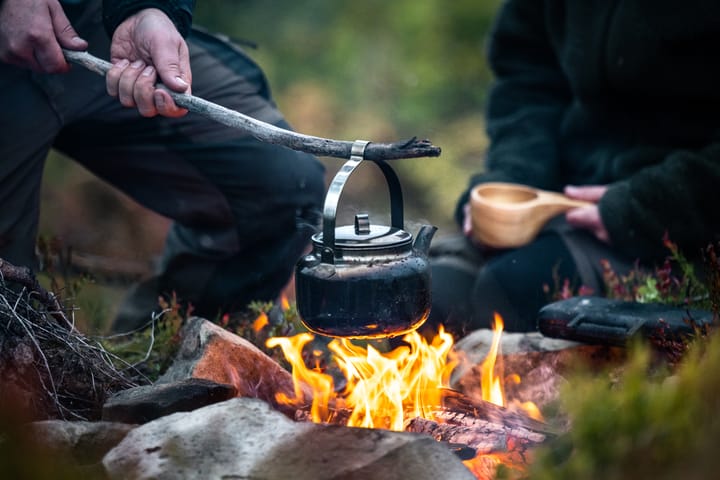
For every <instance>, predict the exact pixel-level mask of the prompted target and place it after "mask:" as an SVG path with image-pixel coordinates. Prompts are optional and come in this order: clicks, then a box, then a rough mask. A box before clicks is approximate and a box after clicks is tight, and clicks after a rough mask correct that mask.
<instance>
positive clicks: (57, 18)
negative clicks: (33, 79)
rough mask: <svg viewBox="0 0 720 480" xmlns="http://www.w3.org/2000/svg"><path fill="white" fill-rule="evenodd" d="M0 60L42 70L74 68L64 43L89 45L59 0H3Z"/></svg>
mask: <svg viewBox="0 0 720 480" xmlns="http://www.w3.org/2000/svg"><path fill="white" fill-rule="evenodd" d="M0 5H2V7H3V16H2V17H0V60H1V61H4V62H8V63H12V64H14V65H18V66H20V67H24V68H30V69H32V70H34V71H36V72H40V73H63V72H66V71H68V70H69V69H70V65H69V64H68V63H67V61H65V56H64V55H63V53H62V50H61V46H62V47H67V48H72V49H76V50H78V49H84V48H87V42H85V41H84V40H82V39H81V38H80V37H79V36H78V35H77V33H76V32H75V30H74V29H73V28H72V26H71V25H70V21H69V20H68V19H67V17H66V16H65V12H63V9H62V7H61V6H60V4H59V3H58V2H57V0H48V1H46V2H39V1H38V2H28V3H21V2H18V1H14V2H9V1H6V2H4V3H3V2H0Z"/></svg>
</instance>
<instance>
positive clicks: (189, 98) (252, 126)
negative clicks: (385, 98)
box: [63, 50, 441, 160]
mask: <svg viewBox="0 0 720 480" xmlns="http://www.w3.org/2000/svg"><path fill="white" fill-rule="evenodd" d="M63 53H64V54H65V58H66V59H67V60H68V61H69V62H72V63H75V64H78V65H81V66H83V67H85V68H87V69H88V70H91V71H93V72H95V73H97V74H99V75H102V76H105V74H106V73H107V72H108V70H110V67H112V64H111V63H110V62H107V61H105V60H102V59H100V58H97V57H95V56H93V55H90V54H89V53H87V52H77V51H72V50H63ZM158 87H159V88H163V89H165V90H166V91H167V92H168V93H169V94H170V96H171V97H172V99H173V100H174V101H175V103H176V104H177V105H178V106H180V107H183V108H187V109H188V110H189V111H191V112H193V113H197V114H200V115H203V116H205V117H207V118H210V119H211V120H214V121H216V122H218V123H221V124H223V125H226V126H228V127H232V128H237V129H239V130H242V131H244V132H246V133H248V134H250V135H252V136H253V137H255V138H257V139H258V140H260V141H262V142H266V143H273V144H277V145H282V146H285V147H288V148H291V149H293V150H299V151H301V152H306V153H311V154H314V155H321V156H326V157H336V158H350V155H351V153H350V152H351V148H352V145H353V143H354V142H351V141H345V140H332V139H329V138H322V137H314V136H311V135H304V134H302V133H297V132H293V131H290V130H285V129H283V128H279V127H276V126H275V125H271V124H269V123H265V122H262V121H260V120H256V119H254V118H252V117H249V116H247V115H244V114H242V113H240V112H236V111H234V110H230V109H229V108H225V107H223V106H221V105H218V104H216V103H212V102H209V101H207V100H204V99H202V98H200V97H195V96H193V95H188V94H185V93H178V92H174V91H172V90H170V89H168V88H167V87H165V86H164V85H162V84H158ZM440 151H441V150H440V147H436V146H435V145H433V144H432V143H431V142H430V141H429V140H418V139H417V137H413V138H411V139H409V140H404V141H398V142H393V143H375V142H372V143H369V144H368V145H367V147H366V148H365V153H364V155H363V158H364V159H365V160H393V159H398V158H417V157H438V156H440Z"/></svg>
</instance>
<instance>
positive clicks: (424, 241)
mask: <svg viewBox="0 0 720 480" xmlns="http://www.w3.org/2000/svg"><path fill="white" fill-rule="evenodd" d="M436 231H437V227H435V226H433V225H423V226H422V227H420V230H419V231H418V233H417V237H416V238H415V243H413V250H415V251H416V252H417V253H419V254H420V255H422V256H424V257H426V256H427V254H428V252H429V251H430V242H431V241H432V238H433V235H435V232H436Z"/></svg>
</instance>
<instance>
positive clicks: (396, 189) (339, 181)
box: [322, 140, 404, 263]
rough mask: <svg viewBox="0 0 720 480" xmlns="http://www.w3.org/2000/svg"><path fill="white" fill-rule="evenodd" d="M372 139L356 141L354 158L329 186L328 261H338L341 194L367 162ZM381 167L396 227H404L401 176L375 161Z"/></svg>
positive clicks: (326, 217) (325, 250) (325, 231)
mask: <svg viewBox="0 0 720 480" xmlns="http://www.w3.org/2000/svg"><path fill="white" fill-rule="evenodd" d="M369 143H370V142H368V141H366V140H355V142H354V143H353V145H352V150H351V152H352V155H351V156H350V160H348V161H347V162H345V164H344V165H343V166H342V167H341V168H340V170H338V172H337V173H336V174H335V177H334V178H333V180H332V183H330V187H328V193H327V195H326V196H325V207H324V209H323V249H322V261H323V262H324V263H334V260H335V253H334V252H335V219H336V217H337V207H338V203H339V202H340V194H342V190H343V187H345V183H346V182H347V180H348V178H349V177H350V175H351V174H352V173H353V172H354V171H355V169H356V168H357V167H358V165H360V163H361V162H362V161H363V155H364V153H365V148H367V146H368V144H369ZM373 163H374V164H375V165H377V166H378V167H380V170H381V171H382V173H383V174H384V175H385V180H386V181H387V184H388V188H389V189H390V223H391V225H392V226H393V227H394V228H397V229H398V230H402V228H403V224H404V219H403V197H402V187H401V186H400V179H398V176H397V174H396V173H395V171H394V170H393V169H392V167H390V165H388V164H387V163H386V162H383V161H382V160H379V161H375V162H373Z"/></svg>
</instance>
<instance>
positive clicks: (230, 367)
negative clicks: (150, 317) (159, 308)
mask: <svg viewBox="0 0 720 480" xmlns="http://www.w3.org/2000/svg"><path fill="white" fill-rule="evenodd" d="M181 337H182V342H181V345H180V349H179V351H178V353H177V355H176V357H175V360H174V362H173V364H172V365H171V366H170V368H168V370H167V371H166V372H165V374H164V375H163V376H162V377H161V378H160V379H159V380H158V383H167V382H175V381H178V380H183V379H187V378H191V377H192V378H204V379H208V380H212V381H214V382H216V383H224V384H230V385H233V386H234V387H235V388H236V389H237V395H238V396H240V397H253V398H259V399H262V400H265V401H266V402H268V403H270V404H271V405H273V406H274V407H275V408H276V409H278V410H280V411H283V412H284V413H286V414H287V415H290V416H293V415H294V414H295V409H294V408H291V409H290V408H288V407H287V406H284V405H280V404H278V403H277V402H276V400H275V398H276V397H275V396H276V394H277V393H283V394H284V395H286V396H288V397H291V398H292V397H294V396H295V393H294V389H293V380H292V375H291V374H290V372H288V371H287V370H285V369H284V368H283V367H282V366H280V365H279V364H278V363H277V362H276V361H275V360H273V359H272V358H270V357H269V356H267V355H266V354H265V353H264V352H262V351H261V350H260V349H259V348H257V347H256V346H255V345H253V344H252V343H250V342H248V341H247V340H245V339H244V338H242V337H239V336H237V335H235V334H233V333H231V332H228V331H227V330H225V329H223V328H221V327H219V326H218V325H215V324H214V323H211V322H209V321H207V320H204V319H202V318H199V317H194V318H191V319H189V320H188V322H187V324H186V325H185V326H184V327H183V329H182V331H181Z"/></svg>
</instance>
